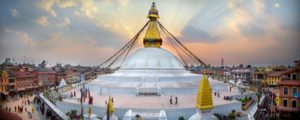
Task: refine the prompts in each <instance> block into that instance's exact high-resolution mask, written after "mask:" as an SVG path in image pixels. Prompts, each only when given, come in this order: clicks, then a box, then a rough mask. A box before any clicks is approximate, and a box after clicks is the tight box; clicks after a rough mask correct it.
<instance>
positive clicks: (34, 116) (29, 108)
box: [0, 95, 39, 120]
mask: <svg viewBox="0 0 300 120" xmlns="http://www.w3.org/2000/svg"><path fill="white" fill-rule="evenodd" d="M33 98H34V95H33V96H30V97H23V98H20V99H19V100H10V101H8V102H6V103H4V104H3V105H2V109H4V110H5V109H6V107H8V108H10V109H11V113H15V114H17V115H18V116H20V117H21V118H22V120H39V117H38V113H37V110H36V107H35V106H34V104H32V101H33ZM27 99H29V100H30V101H31V104H30V105H28V104H26V105H25V103H22V101H25V100H27ZM22 105H23V107H24V108H23V112H22V113H19V112H18V110H17V111H16V112H15V106H16V107H18V106H22ZM32 107H34V113H33V114H32V118H29V115H28V112H31V113H32ZM25 108H27V112H26V111H25ZM17 109H18V108H17ZM0 119H1V118H0Z"/></svg>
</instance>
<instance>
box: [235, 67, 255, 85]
mask: <svg viewBox="0 0 300 120" xmlns="http://www.w3.org/2000/svg"><path fill="white" fill-rule="evenodd" d="M231 76H232V78H233V79H235V80H238V79H241V80H243V81H247V82H250V80H251V70H250V69H248V68H235V69H233V70H232V71H231Z"/></svg>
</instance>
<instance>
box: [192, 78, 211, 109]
mask: <svg viewBox="0 0 300 120" xmlns="http://www.w3.org/2000/svg"><path fill="white" fill-rule="evenodd" d="M196 107H197V108H198V109H200V110H209V109H212V108H213V107H214V106H213V100H212V95H211V87H210V84H209V81H208V79H207V78H206V75H205V72H204V75H203V77H202V80H201V82H200V86H199V88H198V93H197V99H196Z"/></svg>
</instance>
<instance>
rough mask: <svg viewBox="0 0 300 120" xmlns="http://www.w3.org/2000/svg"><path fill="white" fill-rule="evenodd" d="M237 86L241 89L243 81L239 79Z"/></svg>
mask: <svg viewBox="0 0 300 120" xmlns="http://www.w3.org/2000/svg"><path fill="white" fill-rule="evenodd" d="M236 85H237V86H239V87H242V86H244V85H243V81H242V80H241V79H239V80H238V82H237V83H236Z"/></svg>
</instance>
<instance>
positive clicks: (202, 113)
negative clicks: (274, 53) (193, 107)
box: [189, 110, 218, 120]
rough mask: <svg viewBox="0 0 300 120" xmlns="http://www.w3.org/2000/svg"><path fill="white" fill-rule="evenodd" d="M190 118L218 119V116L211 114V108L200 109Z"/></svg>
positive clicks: (197, 119) (193, 119) (196, 119)
mask: <svg viewBox="0 0 300 120" xmlns="http://www.w3.org/2000/svg"><path fill="white" fill-rule="evenodd" d="M189 120H218V118H216V117H215V116H214V115H213V114H211V110H205V111H200V110H198V111H197V112H196V113H195V114H194V115H193V116H192V117H190V119H189Z"/></svg>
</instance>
